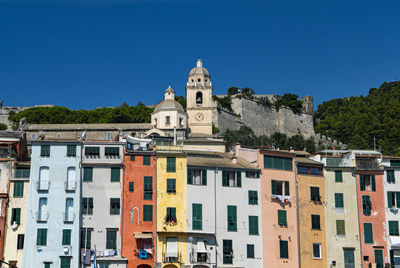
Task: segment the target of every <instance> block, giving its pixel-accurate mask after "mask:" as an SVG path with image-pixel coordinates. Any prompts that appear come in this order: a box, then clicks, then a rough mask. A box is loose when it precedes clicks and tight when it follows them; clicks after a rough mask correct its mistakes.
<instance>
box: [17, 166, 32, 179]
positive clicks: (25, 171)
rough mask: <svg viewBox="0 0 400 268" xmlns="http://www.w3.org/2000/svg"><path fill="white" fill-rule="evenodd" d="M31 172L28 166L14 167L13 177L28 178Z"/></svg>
mask: <svg viewBox="0 0 400 268" xmlns="http://www.w3.org/2000/svg"><path fill="white" fill-rule="evenodd" d="M30 174H31V170H30V169H29V168H17V169H15V174H14V178H17V179H21V178H29V176H30Z"/></svg>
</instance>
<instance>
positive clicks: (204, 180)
mask: <svg viewBox="0 0 400 268" xmlns="http://www.w3.org/2000/svg"><path fill="white" fill-rule="evenodd" d="M201 185H207V169H203V170H202V171H201Z"/></svg>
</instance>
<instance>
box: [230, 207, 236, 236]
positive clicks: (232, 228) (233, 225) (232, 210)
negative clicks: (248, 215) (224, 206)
mask: <svg viewBox="0 0 400 268" xmlns="http://www.w3.org/2000/svg"><path fill="white" fill-rule="evenodd" d="M236 212H237V209H236V206H228V231H231V232H236V231H237V216H236V215H237V214H236Z"/></svg>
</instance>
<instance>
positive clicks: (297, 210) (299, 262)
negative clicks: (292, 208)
mask: <svg viewBox="0 0 400 268" xmlns="http://www.w3.org/2000/svg"><path fill="white" fill-rule="evenodd" d="M295 163H296V162H295ZM294 177H295V189H296V196H297V204H296V225H297V232H296V233H297V250H298V251H297V252H298V254H297V256H298V265H299V266H298V267H299V268H301V261H300V257H301V252H300V226H299V223H300V216H299V204H300V202H299V189H298V177H297V165H294Z"/></svg>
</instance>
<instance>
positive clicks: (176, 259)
mask: <svg viewBox="0 0 400 268" xmlns="http://www.w3.org/2000/svg"><path fill="white" fill-rule="evenodd" d="M163 262H165V263H181V262H182V255H181V254H180V253H179V254H178V255H177V256H176V257H172V256H168V257H167V256H166V253H163Z"/></svg>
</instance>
